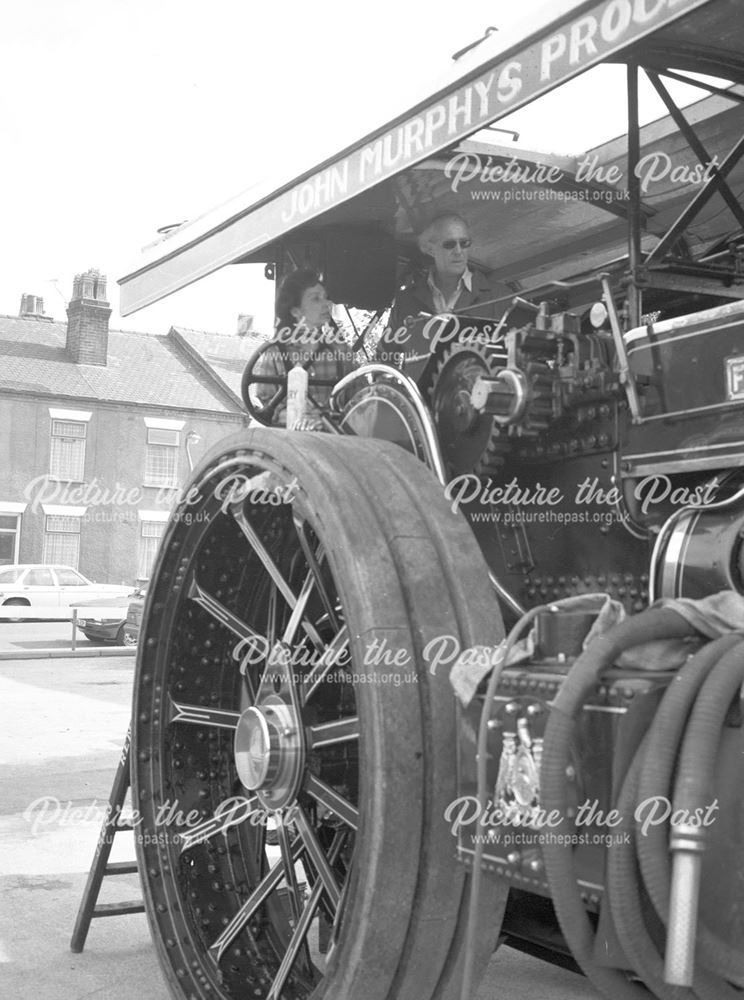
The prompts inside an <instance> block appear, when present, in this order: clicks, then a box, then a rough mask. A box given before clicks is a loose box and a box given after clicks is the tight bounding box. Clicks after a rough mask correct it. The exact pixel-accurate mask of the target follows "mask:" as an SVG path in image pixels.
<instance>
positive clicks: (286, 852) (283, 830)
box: [276, 817, 302, 927]
mask: <svg viewBox="0 0 744 1000" xmlns="http://www.w3.org/2000/svg"><path fill="white" fill-rule="evenodd" d="M277 819H278V821H277V827H276V833H277V839H278V841H279V849H280V851H281V855H282V865H283V866H284V881H285V882H286V883H287V894H288V898H289V908H290V910H291V911H292V926H293V927H296V926H297V922H298V920H299V919H300V913H301V912H302V894H301V892H300V887H299V885H298V884H297V872H296V871H295V867H294V859H293V857H292V848H291V845H290V842H289V833H288V832H287V827H286V826H285V824H284V822H283V820H282V818H281V817H278V818H277Z"/></svg>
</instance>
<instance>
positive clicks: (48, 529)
mask: <svg viewBox="0 0 744 1000" xmlns="http://www.w3.org/2000/svg"><path fill="white" fill-rule="evenodd" d="M80 521H81V518H80V517H72V516H70V515H69V514H47V516H46V522H45V525H44V556H43V561H44V562H45V563H63V564H64V565H65V566H74V567H75V569H77V565H78V559H79V558H80Z"/></svg>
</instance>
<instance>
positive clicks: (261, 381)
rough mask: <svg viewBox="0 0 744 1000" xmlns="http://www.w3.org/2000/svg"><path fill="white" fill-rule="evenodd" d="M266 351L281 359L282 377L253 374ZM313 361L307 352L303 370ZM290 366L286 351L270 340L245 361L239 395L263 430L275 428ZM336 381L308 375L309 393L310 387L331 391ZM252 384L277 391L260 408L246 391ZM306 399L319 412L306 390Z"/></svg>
mask: <svg viewBox="0 0 744 1000" xmlns="http://www.w3.org/2000/svg"><path fill="white" fill-rule="evenodd" d="M269 349H273V351H274V353H275V354H276V355H277V357H279V358H281V360H282V363H283V364H284V373H283V374H282V373H281V372H271V373H269V374H266V375H262V374H257V373H256V371H255V368H256V365H257V364H258V361H259V359H260V358H261V357H263V355H264V354H266V352H267V351H268V350H269ZM313 361H315V352H311V353H310V356H309V357H308V358H307V360H306V361H304V362H303V363H302V367H303V368H304V369H306V370H307V369H308V368H309V367H310V365H312V363H313ZM292 367H293V365H292V364H291V361H290V358H289V356H288V354H287V353H286V352H285V351H282V349H281V347H280V345H279V344H277V343H276V341H273V340H269V341H267V342H266V343H265V344H262V345H261V346H260V347H259V348H258V349H257V350H256V351H254V352H253V354H252V355H251V356H250V358H249V359H248V364H247V365H246V366H245V371H244V372H243V378H242V381H241V383H240V392H241V395H242V397H243V402H244V403H245V408H246V410H247V411H248V413H249V414H250V415H251V416H252V417H253V418H254V419H255V420H258V422H259V423H260V424H263V425H264V427H274V426H276V423H277V420H276V415H277V409H278V408H279V406H280V405H281V404H282V403H283V402H284V400H285V399H286V398H287V376H288V375H289V371H290V368H292ZM337 381H338V379H335V378H319V377H318V376H316V375H310V376H309V377H308V383H307V384H308V390H309V389H310V388H311V387H323V388H331V389H332V388H333V386H334V385H335V384H336V382H337ZM252 385H272V386H274V387H275V389H276V392H275V393H274V395H273V396H272V397H271V399H270V400H269V401H268V403H266V404H264V405H261V404H258V403H256V402H254V400H252V399H251V395H250V392H249V390H250V388H251V386H252ZM307 398H308V399H309V401H310V402H311V403H312V404H313V406H314V407H315V408H316V409H317V410H318V411H320V410H322V407H321V405H320V404H319V403H318V402H316V400H314V399H313V397H312V396H311V395H310V392H309V391H308V394H307Z"/></svg>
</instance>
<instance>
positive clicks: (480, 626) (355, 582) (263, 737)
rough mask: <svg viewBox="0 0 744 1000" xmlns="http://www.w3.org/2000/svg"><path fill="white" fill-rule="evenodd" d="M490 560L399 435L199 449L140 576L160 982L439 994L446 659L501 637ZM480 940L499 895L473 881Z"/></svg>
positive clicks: (444, 890) (140, 711) (457, 931)
mask: <svg viewBox="0 0 744 1000" xmlns="http://www.w3.org/2000/svg"><path fill="white" fill-rule="evenodd" d="M500 635H501V623H500V619H499V614H498V610H497V608H496V606H495V604H494V602H493V599H492V597H491V591H490V588H489V585H488V577H487V571H486V569H485V564H484V563H483V560H482V557H481V555H480V552H479V550H478V549H477V546H476V543H475V541H474V539H473V536H472V534H471V532H470V529H469V528H468V526H467V524H466V522H465V521H464V519H462V518H461V517H460V516H459V515H455V514H452V513H451V512H450V510H449V508H448V505H447V503H446V501H445V500H444V497H443V496H442V492H441V488H440V487H439V486H438V485H437V483H436V481H435V480H434V479H433V477H432V476H431V474H430V473H429V472H428V471H427V470H426V468H425V467H424V466H423V465H422V464H421V463H419V462H417V461H416V460H415V459H414V458H413V457H411V456H410V455H408V454H406V453H404V452H403V451H402V450H401V449H399V448H396V447H395V446H394V445H391V444H388V443H385V442H378V441H366V440H358V439H353V438H339V437H326V436H324V435H320V434H301V433H290V432H284V431H263V430H257V431H249V432H246V433H244V434H241V435H237V436H235V437H233V438H230V439H228V440H226V441H225V442H223V443H222V444H221V445H219V446H218V447H217V448H216V449H214V450H213V451H212V452H211V453H210V455H208V456H207V458H206V459H205V460H204V462H203V463H202V465H201V467H200V468H199V469H198V470H197V471H196V473H195V477H194V485H193V486H192V489H191V490H190V491H189V492H188V493H187V498H186V501H184V502H183V503H182V504H181V506H180V507H179V508H178V509H177V510H176V512H175V513H174V515H173V516H172V518H171V521H170V523H169V525H168V528H167V530H166V533H165V537H164V538H163V541H162V544H161V548H160V553H159V556H158V559H157V562H156V566H155V569H154V571H153V574H152V577H151V584H150V589H149V592H148V597H147V602H146V607H145V612H144V619H143V623H142V635H141V639H140V646H139V654H138V664H137V676H136V681H135V702H134V715H133V718H134V728H133V744H132V751H133V766H132V769H133V807H134V809H136V810H138V812H139V816H138V817H137V818H138V819H139V820H140V822H139V824H138V827H137V836H136V840H137V850H138V861H139V868H140V872H141V875H142V879H143V883H144V893H145V901H146V906H147V910H148V916H149V919H150V922H151V927H152V930H153V934H154V937H155V942H156V946H157V949H158V953H159V956H160V959H161V964H162V966H163V969H164V971H165V975H166V978H167V980H168V983H169V985H170V988H171V990H172V993H173V995H174V996H175V997H178V998H183V1000H185V998H190V1000H191V998H199V1000H201V998H204V1000H206V998H227V997H231V998H248V997H251V998H253V997H259V998H262V1000H279V998H283V1000H290V998H291V1000H295V998H305V997H309V996H311V995H312V997H313V998H323V1000H350V998H354V1000H357V998H358V1000H455V998H456V997H457V996H458V995H459V974H460V963H461V961H462V954H463V937H464V932H465V917H466V914H467V910H468V904H469V894H470V876H469V875H467V874H466V873H465V872H464V870H463V869H462V868H461V866H460V865H458V863H457V861H456V860H455V842H454V839H453V838H452V836H451V834H450V830H449V828H448V826H447V823H446V821H445V819H444V812H445V809H446V807H447V805H448V804H449V803H450V802H451V801H452V800H453V799H454V798H455V797H456V796H457V794H458V793H457V787H456V750H455V747H456V729H455V709H454V698H453V695H452V691H451V687H450V684H449V680H448V677H447V676H446V675H447V673H448V670H445V668H444V667H441V666H440V667H439V669H438V670H436V671H435V672H434V674H432V672H431V670H430V669H429V664H428V663H427V662H426V658H425V656H424V650H425V648H426V647H427V644H428V643H431V642H432V641H434V640H437V639H438V638H439V637H442V636H451V637H454V639H455V640H456V641H457V642H458V643H460V644H461V645H462V647H466V646H469V645H473V644H477V643H491V642H495V641H497V640H498V639H499V638H500ZM480 895H481V899H482V900H483V903H482V905H481V907H480V913H479V919H478V935H479V955H480V960H481V961H482V962H485V961H487V959H488V957H489V955H490V953H491V951H492V950H493V948H494V947H495V943H496V937H497V933H498V930H499V926H500V921H501V914H502V912H503V905H504V903H505V896H506V890H505V889H503V888H496V887H495V886H494V885H493V884H489V885H487V886H484V887H483V891H482V892H481V894H480Z"/></svg>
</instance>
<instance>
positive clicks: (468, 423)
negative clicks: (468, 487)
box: [429, 344, 509, 475]
mask: <svg viewBox="0 0 744 1000" xmlns="http://www.w3.org/2000/svg"><path fill="white" fill-rule="evenodd" d="M495 374H496V368H495V365H494V363H493V361H492V360H491V358H490V357H489V355H488V354H487V353H486V350H485V349H484V348H483V347H481V346H480V345H467V346H465V345H461V344H453V345H452V346H451V347H448V348H447V349H446V350H445V351H444V352H443V354H442V357H441V358H440V360H439V362H438V363H437V367H436V370H435V372H434V381H433V384H432V387H431V389H430V390H429V397H430V399H431V407H432V411H433V413H434V419H435V421H436V424H437V430H438V432H439V444H440V447H441V449H442V454H443V456H444V459H445V461H446V462H447V464H448V466H449V468H450V470H451V471H452V472H454V473H456V474H460V473H464V472H475V473H476V474H477V475H488V474H489V473H491V472H497V471H498V470H499V469H500V468H501V466H502V465H503V463H504V458H503V456H504V454H505V453H506V452H507V451H508V449H509V441H508V438H507V436H506V434H504V433H501V432H500V430H499V428H498V426H497V425H496V423H495V422H494V420H493V418H492V417H490V416H489V415H487V414H484V413H479V412H478V410H476V409H475V407H474V406H473V404H472V403H471V401H470V393H471V391H472V388H473V386H474V385H475V382H476V380H477V379H478V378H481V377H486V378H493V377H494V376H495Z"/></svg>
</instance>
